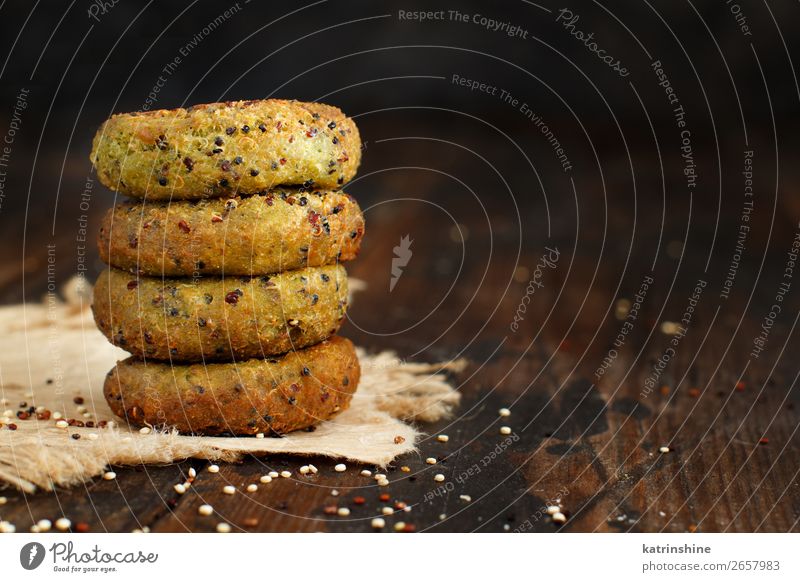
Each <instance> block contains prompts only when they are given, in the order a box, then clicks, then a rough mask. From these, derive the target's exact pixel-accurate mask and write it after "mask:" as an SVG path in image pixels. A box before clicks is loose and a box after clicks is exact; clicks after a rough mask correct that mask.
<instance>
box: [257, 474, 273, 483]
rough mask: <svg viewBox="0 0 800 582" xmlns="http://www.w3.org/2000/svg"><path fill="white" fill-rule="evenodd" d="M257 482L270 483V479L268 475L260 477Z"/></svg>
mask: <svg viewBox="0 0 800 582" xmlns="http://www.w3.org/2000/svg"><path fill="white" fill-rule="evenodd" d="M259 481H261V482H262V483H272V477H270V476H269V475H261V478H260V479H259Z"/></svg>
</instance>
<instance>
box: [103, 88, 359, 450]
mask: <svg viewBox="0 0 800 582" xmlns="http://www.w3.org/2000/svg"><path fill="white" fill-rule="evenodd" d="M360 156H361V142H360V138H359V134H358V129H357V128H356V126H355V124H354V123H353V121H352V120H351V119H349V118H347V117H346V116H345V115H344V114H343V113H342V112H341V111H340V110H339V109H337V108H335V107H330V106H327V105H322V104H317V103H300V102H297V101H283V100H277V99H270V100H265V101H238V102H228V103H215V104H209V105H199V106H195V107H191V108H189V109H176V110H169V111H166V110H164V111H152V112H145V113H130V114H122V115H115V116H113V117H112V118H111V119H109V120H107V121H106V122H105V123H104V124H103V125H102V127H101V128H100V129H99V130H98V132H97V135H96V136H95V140H94V144H93V148H92V154H91V160H92V163H93V164H94V166H95V168H96V170H97V174H98V177H99V179H100V181H101V182H102V183H103V184H104V185H106V186H107V187H109V188H112V189H114V190H117V191H118V192H120V193H122V194H126V195H128V196H130V197H132V199H131V200H129V201H126V202H122V203H121V204H118V205H117V206H115V207H114V208H112V209H110V210H109V211H108V213H107V214H106V216H105V218H104V219H103V222H102V225H101V229H100V233H99V236H98V246H99V249H100V256H101V258H102V259H103V260H104V261H105V262H106V263H107V264H109V265H110V268H109V269H107V270H106V271H104V272H103V273H101V274H100V276H99V277H98V280H97V283H96V285H95V289H94V301H93V306H92V308H93V310H94V317H95V321H96V323H97V326H98V327H99V328H100V330H101V331H102V332H103V333H104V334H105V336H106V337H107V338H108V339H109V341H111V342H112V343H113V344H114V345H117V346H119V347H121V348H123V349H125V350H127V351H128V352H130V353H131V354H133V355H132V357H130V358H128V359H126V360H124V361H122V362H119V363H118V364H117V365H116V367H115V368H113V369H112V370H111V371H110V372H109V374H108V376H107V378H106V381H105V385H104V392H105V397H106V400H107V401H108V403H109V405H110V406H111V409H112V410H113V411H114V412H115V413H116V414H117V415H119V416H121V417H123V418H126V419H127V420H128V422H129V423H131V424H133V425H135V426H145V425H147V426H154V427H169V428H176V429H177V430H179V431H180V432H183V433H190V434H201V435H214V434H232V435H256V434H259V433H262V434H281V433H285V432H289V431H292V430H298V429H303V428H308V427H311V426H313V425H315V424H317V423H319V422H321V421H323V420H326V419H328V418H330V417H331V416H332V415H334V414H335V413H337V412H339V411H340V410H343V409H345V408H347V407H348V406H349V404H350V400H351V398H352V395H353V393H354V392H355V390H356V387H357V385H358V381H359V375H360V370H359V365H358V359H357V357H356V353H355V348H354V346H353V344H352V343H351V342H350V341H349V340H347V339H345V338H342V337H340V336H337V335H336V332H337V331H338V330H339V328H340V326H341V324H342V322H343V321H344V318H345V312H346V309H347V302H348V293H347V273H346V272H345V270H344V268H343V267H342V266H341V265H340V262H342V261H347V260H350V259H353V258H355V257H356V255H357V254H358V250H359V247H360V244H361V239H362V237H363V234H364V217H363V215H362V213H361V210H360V208H359V207H358V204H357V203H356V202H355V200H353V199H352V198H351V197H350V196H348V195H347V194H345V193H344V192H341V191H338V190H337V188H339V187H341V186H342V185H343V184H344V183H346V182H347V181H349V180H351V179H352V178H353V176H354V175H355V172H356V170H357V168H358V165H359V162H360Z"/></svg>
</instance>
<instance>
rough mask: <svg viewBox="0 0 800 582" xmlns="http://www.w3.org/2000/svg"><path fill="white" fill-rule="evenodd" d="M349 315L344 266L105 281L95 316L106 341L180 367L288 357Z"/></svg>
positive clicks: (116, 276) (97, 292)
mask: <svg viewBox="0 0 800 582" xmlns="http://www.w3.org/2000/svg"><path fill="white" fill-rule="evenodd" d="M346 307H347V273H346V272H345V270H344V267H342V266H341V265H327V266H323V267H308V268H306V269H297V270H294V271H284V272H283V273H278V274H275V275H270V276H266V275H265V276H262V277H252V278H251V277H201V278H199V279H197V280H195V279H192V278H163V279H162V278H161V277H158V278H156V277H142V276H137V275H131V274H130V273H127V272H125V271H120V270H118V269H108V270H106V271H104V272H103V273H101V274H100V276H99V277H98V279H97V283H96V284H95V288H94V302H93V305H92V309H93V311H94V319H95V322H96V323H97V327H98V328H100V331H102V332H103V334H105V336H106V337H107V338H108V340H109V341H110V342H111V343H113V344H114V345H117V346H119V347H121V348H122V349H124V350H127V351H129V352H131V353H132V354H134V355H137V356H143V357H148V358H155V359H161V360H170V361H179V362H202V361H209V360H211V361H214V360H216V361H230V360H244V359H249V358H260V357H264V356H267V355H272V354H282V353H285V352H288V351H290V350H293V349H299V348H304V347H306V346H310V345H312V344H315V343H317V342H320V341H322V340H324V339H326V338H328V337H330V336H331V335H333V334H334V333H336V331H338V329H339V327H340V326H341V324H342V322H343V320H344V316H345V311H346Z"/></svg>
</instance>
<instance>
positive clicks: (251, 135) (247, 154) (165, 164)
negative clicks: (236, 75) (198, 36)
mask: <svg viewBox="0 0 800 582" xmlns="http://www.w3.org/2000/svg"><path fill="white" fill-rule="evenodd" d="M90 159H91V161H92V163H93V164H94V166H95V168H96V169H97V175H98V177H99V179H100V181H101V182H102V183H103V184H105V185H106V186H108V187H109V188H111V189H113V190H117V191H119V192H121V193H123V194H127V195H129V196H135V197H138V198H144V197H147V198H148V199H150V200H153V199H155V200H165V199H166V200H169V199H173V200H178V199H192V198H194V199H196V198H216V197H225V196H232V195H235V194H255V193H257V192H263V191H265V190H269V189H270V188H274V187H276V186H281V185H302V186H304V187H306V188H309V187H312V186H314V187H318V188H337V187H339V186H341V185H342V184H344V183H346V182H348V181H349V180H351V179H352V178H353V176H354V175H355V173H356V170H357V169H358V164H359V163H360V161H361V139H360V137H359V134H358V129H357V128H356V125H355V123H354V122H353V120H352V119H350V118H348V117H346V116H345V115H344V113H342V111H341V110H339V109H338V108H336V107H331V106H329V105H323V104H322V103H302V102H299V101H285V100H282V99H267V100H263V101H229V102H226V103H211V104H208V105H195V106H194V107H190V108H188V109H172V110H158V111H145V112H137V113H123V114H120V115H114V116H113V117H111V118H110V119H108V120H107V121H106V122H105V123H103V125H102V126H101V127H100V129H99V130H98V131H97V134H96V135H95V138H94V143H93V145H92V153H91V156H90Z"/></svg>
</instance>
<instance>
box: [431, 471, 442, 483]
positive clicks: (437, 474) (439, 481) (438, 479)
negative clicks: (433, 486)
mask: <svg viewBox="0 0 800 582" xmlns="http://www.w3.org/2000/svg"><path fill="white" fill-rule="evenodd" d="M433 480H434V481H436V482H437V483H441V482H442V481H444V475H442V474H441V473H436V475H434V476H433Z"/></svg>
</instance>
